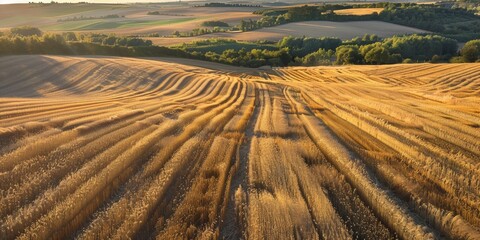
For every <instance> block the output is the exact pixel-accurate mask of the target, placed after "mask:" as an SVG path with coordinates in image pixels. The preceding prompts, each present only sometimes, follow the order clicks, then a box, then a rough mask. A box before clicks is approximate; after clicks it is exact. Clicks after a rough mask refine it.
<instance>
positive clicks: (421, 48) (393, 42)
mask: <svg viewBox="0 0 480 240" xmlns="http://www.w3.org/2000/svg"><path fill="white" fill-rule="evenodd" d="M222 44H229V45H228V48H226V49H225V48H224V50H221V51H220V52H216V51H214V50H209V51H207V52H202V51H199V50H196V49H195V48H191V47H190V48H182V47H179V48H178V47H177V48H168V47H161V46H154V45H152V42H151V41H149V40H144V39H141V38H137V37H118V36H114V35H105V34H75V33H71V32H67V33H63V34H53V33H42V32H41V31H40V30H38V29H36V28H28V27H22V28H12V29H11V30H10V32H8V33H3V34H0V55H13V54H64V55H113V56H128V57H160V56H170V57H181V58H193V59H200V60H207V61H214V62H220V63H225V64H231V65H236V66H245V67H260V66H264V65H270V66H295V65H307V66H314V65H333V64H338V65H344V64H391V63H401V62H403V63H411V62H449V61H450V62H478V61H480V40H472V41H469V42H467V43H466V44H465V46H464V47H463V48H462V49H461V51H459V52H458V51H457V42H456V41H455V40H453V39H449V38H446V37H443V36H439V35H417V34H413V35H405V36H394V37H390V38H384V39H381V38H379V37H378V36H375V35H365V36H363V37H361V38H360V37H358V38H354V39H351V40H347V41H342V40H340V39H338V38H307V37H301V38H298V37H285V38H283V39H281V40H280V41H278V42H277V43H273V44H272V43H271V42H258V43H256V44H255V45H254V47H253V48H250V49H249V50H246V49H245V48H244V47H243V46H245V45H242V44H245V43H240V42H237V41H235V40H222V41H220V40H219V41H212V40H208V42H206V43H205V45H212V46H221V45H222ZM235 44H238V45H239V47H238V48H237V47H234V45H235ZM197 45H198V46H202V44H201V43H198V44H197ZM210 49H214V48H210ZM219 49H221V48H219Z"/></svg>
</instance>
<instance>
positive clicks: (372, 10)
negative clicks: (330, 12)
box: [334, 8, 383, 16]
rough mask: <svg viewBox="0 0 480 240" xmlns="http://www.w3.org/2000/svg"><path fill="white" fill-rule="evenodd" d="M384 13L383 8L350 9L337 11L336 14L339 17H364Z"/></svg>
mask: <svg viewBox="0 0 480 240" xmlns="http://www.w3.org/2000/svg"><path fill="white" fill-rule="evenodd" d="M382 11H383V8H349V9H340V10H335V11H334V12H335V14H338V15H356V16H363V15H370V14H373V13H380V12H382Z"/></svg>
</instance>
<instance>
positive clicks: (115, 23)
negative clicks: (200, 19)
mask: <svg viewBox="0 0 480 240" xmlns="http://www.w3.org/2000/svg"><path fill="white" fill-rule="evenodd" d="M195 19H196V18H177V19H168V20H151V21H148V20H123V19H122V20H118V19H116V20H111V19H107V20H105V19H93V20H79V21H70V22H63V23H58V24H55V25H51V26H47V27H44V28H43V29H45V30H53V31H82V30H101V29H117V28H118V29H122V28H135V27H149V26H162V25H167V24H176V23H182V22H188V21H192V20H195Z"/></svg>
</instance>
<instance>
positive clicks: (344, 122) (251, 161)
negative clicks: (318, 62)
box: [0, 56, 480, 239]
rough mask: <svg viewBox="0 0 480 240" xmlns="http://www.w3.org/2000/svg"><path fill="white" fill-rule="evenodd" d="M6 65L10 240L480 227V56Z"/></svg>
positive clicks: (421, 234) (2, 106) (2, 89)
mask: <svg viewBox="0 0 480 240" xmlns="http://www.w3.org/2000/svg"><path fill="white" fill-rule="evenodd" d="M0 69H1V71H0V79H1V80H0V231H1V232H0V236H2V239H3V238H5V239H13V238H18V239H66V238H72V237H74V238H77V239H107V238H114V239H123V238H137V239H146V238H157V239H182V238H189V239H191V238H199V239H210V238H227V239H237V238H249V239H266V238H268V239H292V238H300V239H354V238H359V239H394V238H401V239H436V238H443V237H445V238H450V239H479V238H480V229H479V227H480V210H479V209H480V197H479V196H480V179H479V176H480V174H479V173H480V172H479V169H480V147H479V146H480V144H479V139H480V109H479V107H478V106H479V104H480V64H412V65H391V66H345V67H312V68H300V67H298V68H297V67H294V68H282V69H273V70H256V69H244V68H236V67H229V66H224V65H220V64H212V63H205V62H199V61H194V60H178V59H168V58H165V59H130V58H113V57H58V56H11V57H2V58H0Z"/></svg>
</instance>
